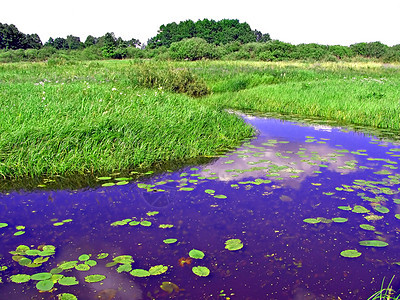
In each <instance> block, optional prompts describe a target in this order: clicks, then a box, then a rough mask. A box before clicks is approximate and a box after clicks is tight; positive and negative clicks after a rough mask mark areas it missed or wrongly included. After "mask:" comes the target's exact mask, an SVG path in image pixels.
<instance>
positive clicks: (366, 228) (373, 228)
mask: <svg viewBox="0 0 400 300" xmlns="http://www.w3.org/2000/svg"><path fill="white" fill-rule="evenodd" d="M360 228H362V229H365V230H371V231H375V226H372V225H369V224H360Z"/></svg>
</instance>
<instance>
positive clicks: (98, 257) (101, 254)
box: [97, 253, 109, 259]
mask: <svg viewBox="0 0 400 300" xmlns="http://www.w3.org/2000/svg"><path fill="white" fill-rule="evenodd" d="M108 255H109V254H108V253H100V254H98V255H97V259H104V258H106V257H108Z"/></svg>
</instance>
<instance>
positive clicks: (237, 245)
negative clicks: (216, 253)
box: [225, 239, 243, 251]
mask: <svg viewBox="0 0 400 300" xmlns="http://www.w3.org/2000/svg"><path fill="white" fill-rule="evenodd" d="M242 248H243V243H242V241H241V240H240V239H230V240H227V241H226V242H225V249H228V250H229V251H236V250H240V249H242Z"/></svg>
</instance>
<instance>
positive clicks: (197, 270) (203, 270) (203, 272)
mask: <svg viewBox="0 0 400 300" xmlns="http://www.w3.org/2000/svg"><path fill="white" fill-rule="evenodd" d="M192 272H193V273H194V274H196V275H197V276H201V277H207V276H208V275H210V270H209V269H208V268H207V267H202V266H198V267H193V268H192Z"/></svg>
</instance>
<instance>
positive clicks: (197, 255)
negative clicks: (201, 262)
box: [189, 249, 204, 259]
mask: <svg viewBox="0 0 400 300" xmlns="http://www.w3.org/2000/svg"><path fill="white" fill-rule="evenodd" d="M189 256H190V257H191V258H194V259H202V258H203V257H204V253H203V251H200V250H196V249H192V250H190V252H189Z"/></svg>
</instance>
